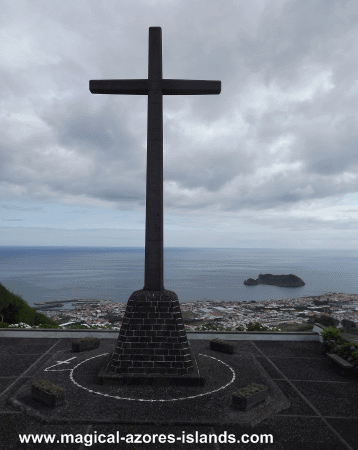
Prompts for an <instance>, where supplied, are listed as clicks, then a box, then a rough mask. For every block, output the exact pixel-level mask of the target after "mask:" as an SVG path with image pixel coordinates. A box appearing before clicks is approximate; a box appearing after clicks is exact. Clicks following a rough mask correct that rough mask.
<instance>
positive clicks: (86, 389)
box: [10, 341, 290, 425]
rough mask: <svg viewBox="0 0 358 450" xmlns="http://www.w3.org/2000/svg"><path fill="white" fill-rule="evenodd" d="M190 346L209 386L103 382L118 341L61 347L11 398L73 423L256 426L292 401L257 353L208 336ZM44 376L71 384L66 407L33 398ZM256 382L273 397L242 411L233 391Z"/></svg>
mask: <svg viewBox="0 0 358 450" xmlns="http://www.w3.org/2000/svg"><path fill="white" fill-rule="evenodd" d="M191 346H192V350H193V351H194V352H195V354H196V358H197V361H198V365H199V367H200V370H201V373H202V374H203V376H204V378H205V379H206V383H205V386H196V387H195V386H190V387H187V386H185V387H184V386H183V387H182V386H164V387H160V386H154V387H151V386H107V385H105V386H101V385H99V384H98V383H97V379H96V378H97V375H98V373H99V371H100V369H101V367H102V365H103V363H104V361H105V360H106V358H107V359H108V358H109V356H110V352H111V351H112V350H113V343H106V344H103V345H101V346H100V348H98V349H94V350H89V351H86V352H81V353H80V354H79V353H73V352H72V350H69V349H68V350H64V351H60V352H56V353H55V354H54V355H52V357H51V358H49V359H48V360H47V361H46V363H45V364H43V366H42V367H41V368H39V370H38V371H37V372H36V374H35V375H34V376H33V377H31V379H29V380H28V381H27V382H26V383H25V384H24V385H23V386H22V387H21V388H20V389H19V390H18V391H17V392H16V394H15V395H13V396H12V397H11V399H10V403H11V404H12V405H15V406H18V407H19V408H22V409H23V410H26V411H27V413H28V414H30V415H31V414H33V415H39V416H42V417H44V418H46V419H47V420H61V421H63V422H66V421H67V422H71V423H73V422H74V421H83V422H91V421H92V422H93V421H95V420H96V419H98V420H100V421H108V422H113V421H114V422H116V423H121V422H125V423H148V422H152V423H162V424H163V423H172V424H178V423H187V424H189V423H197V424H206V423H209V424H218V423H221V424H224V423H226V424H230V423H235V424H239V423H240V424H251V425H255V424H257V423H259V422H260V421H261V420H263V419H264V418H266V417H270V416H271V415H272V414H275V413H278V412H279V411H281V410H282V409H285V408H288V407H289V406H290V404H289V401H288V400H287V398H286V397H285V395H284V394H283V393H282V391H281V390H280V389H279V388H278V386H277V385H276V384H275V383H274V382H273V381H272V380H271V378H270V377H269V376H268V374H267V373H266V371H265V370H264V369H263V368H262V366H261V365H260V364H259V363H258V362H257V360H256V359H255V357H254V356H253V355H251V354H249V353H244V354H241V353H235V354H233V355H228V354H224V353H221V352H215V351H212V350H210V346H209V342H208V341H195V343H194V342H193V343H191ZM59 361H67V363H66V364H59ZM42 378H46V379H48V380H50V381H52V382H53V383H55V384H58V385H59V386H61V387H64V388H65V389H66V396H67V401H66V403H65V404H64V405H63V406H59V407H57V408H55V409H54V410H53V411H49V409H48V408H47V407H45V406H42V405H41V404H38V403H37V402H36V401H34V400H32V399H31V384H32V382H33V380H35V379H42ZM251 382H257V383H262V384H265V385H266V386H268V388H269V397H268V399H267V400H266V401H265V402H264V403H263V404H262V405H259V406H257V407H256V408H254V409H253V410H251V411H248V412H242V411H238V410H236V409H235V408H234V407H233V406H232V399H231V396H232V394H233V392H235V391H236V390H237V389H239V388H242V387H244V386H246V385H247V384H249V383H251ZM88 405H91V407H90V408H89V406H88Z"/></svg>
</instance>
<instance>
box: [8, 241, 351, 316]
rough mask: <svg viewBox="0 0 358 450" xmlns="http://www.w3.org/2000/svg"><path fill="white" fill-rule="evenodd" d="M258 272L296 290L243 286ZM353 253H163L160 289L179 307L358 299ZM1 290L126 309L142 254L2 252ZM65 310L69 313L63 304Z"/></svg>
mask: <svg viewBox="0 0 358 450" xmlns="http://www.w3.org/2000/svg"><path fill="white" fill-rule="evenodd" d="M260 273H262V274H265V273H271V274H273V275H281V274H290V273H292V274H294V275H297V276H298V277H300V278H302V279H303V281H304V282H305V283H306V285H305V286H303V287H300V288H282V287H276V286H264V285H259V286H245V285H244V284H243V282H244V280H246V279H247V278H257V276H258V275H259V274H260ZM357 274H358V251H357V250H351V251H348V250H306V249H305V250H297V249H293V250H289V249H248V248H242V249H238V248H235V249H225V248H222V249H218V248H213V249H209V248H165V249H164V287H165V289H168V290H171V291H174V292H175V293H176V294H177V295H178V298H179V301H180V302H194V301H198V300H204V299H206V300H223V301H234V302H240V301H244V300H256V301H262V300H270V299H277V300H278V299H284V298H296V297H304V296H310V295H322V294H326V293H328V292H337V293H338V292H344V293H349V294H356V293H358V275H357ZM0 283H1V284H3V285H4V286H5V287H6V288H7V289H8V290H10V291H11V292H13V293H14V294H16V295H21V296H22V298H23V299H24V300H26V302H27V303H28V304H29V305H30V306H34V303H35V302H39V301H49V300H60V299H62V300H67V299H105V300H112V301H115V302H119V303H126V302H127V301H128V298H129V297H130V295H131V293H132V292H133V291H136V290H139V289H142V288H143V285H144V248H105V247H5V246H3V247H0ZM64 308H65V309H69V308H71V304H70V303H68V304H67V305H66V304H65V306H64Z"/></svg>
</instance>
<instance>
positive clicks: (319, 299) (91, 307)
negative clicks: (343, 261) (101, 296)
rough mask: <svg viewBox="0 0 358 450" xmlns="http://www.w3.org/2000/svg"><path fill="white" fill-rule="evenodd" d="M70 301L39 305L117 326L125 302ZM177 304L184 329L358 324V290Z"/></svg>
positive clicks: (62, 320)
mask: <svg viewBox="0 0 358 450" xmlns="http://www.w3.org/2000/svg"><path fill="white" fill-rule="evenodd" d="M68 302H69V300H68ZM47 303H50V302H47ZM57 303H58V302H57ZM73 304H74V305H75V308H74V309H66V310H59V309H57V310H55V309H54V308H51V309H45V308H44V305H42V306H41V312H42V313H43V314H45V315H46V316H48V317H50V318H51V319H53V320H55V321H57V322H58V323H59V324H60V326H61V327H65V326H68V325H71V324H78V325H85V326H87V327H88V328H92V327H105V328H111V329H113V330H119V329H120V326H121V322H122V319H123V317H124V313H125V309H126V303H116V302H113V301H109V300H82V301H77V302H75V303H73ZM49 307H50V305H49ZM180 308H181V311H182V316H183V321H184V325H185V328H186V330H187V331H199V330H202V329H203V326H205V325H209V324H212V325H216V326H217V327H224V328H225V329H227V328H230V329H231V330H235V329H239V330H243V331H245V330H246V329H247V325H248V324H249V323H259V324H260V325H262V326H264V327H267V328H269V329H272V328H277V327H279V325H281V324H304V323H309V322H310V321H312V319H313V318H316V317H320V316H325V315H326V316H331V317H333V318H334V319H337V321H339V322H341V321H342V320H343V319H348V320H351V321H353V322H355V323H356V324H358V294H344V293H332V292H330V293H327V294H323V295H320V296H312V297H300V298H286V299H283V300H273V299H271V300H264V301H261V302H259V301H254V300H252V301H242V302H239V301H238V302H226V301H212V300H206V299H204V300H201V301H196V302H186V303H180ZM39 309H40V308H39Z"/></svg>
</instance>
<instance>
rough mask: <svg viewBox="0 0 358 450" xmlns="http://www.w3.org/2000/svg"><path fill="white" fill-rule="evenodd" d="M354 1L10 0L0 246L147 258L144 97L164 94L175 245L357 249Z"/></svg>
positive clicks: (1, 75) (169, 238) (169, 214)
mask: <svg viewBox="0 0 358 450" xmlns="http://www.w3.org/2000/svg"><path fill="white" fill-rule="evenodd" d="M357 19H358V3H357V1H356V0H330V1H327V0H310V1H309V2H302V1H301V0H286V1H285V0H281V1H277V0H270V1H263V0H251V1H249V2H248V1H246V0H236V1H235V0H231V1H223V0H125V1H124V0H115V1H112V0H106V1H101V0H95V1H88V0H87V1H83V0H77V1H75V2H74V1H72V0H71V1H67V0H62V1H59V2H54V1H48V0H33V1H24V0H11V1H10V0H5V2H2V8H1V17H0V21H1V28H0V32H1V44H0V47H1V58H0V80H1V89H0V98H1V127H0V245H1V246H5V245H25V246H31V245H35V246H38V245H49V246H106V247H144V241H145V232H144V230H145V189H146V145H147V142H146V132H147V128H146V126H147V125H146V124H147V96H145V95H143V96H135V95H134V96H133V95H93V94H91V93H90V91H89V80H91V79H92V80H93V79H116V78H117V79H126V78H127V79H134V78H147V75H148V31H149V27H150V26H160V27H162V37H163V78H169V79H170V78H174V79H175V78H176V79H193V80H195V79H197V80H220V81H221V86H222V89H221V93H220V95H201V96H188V95H186V96H184V95H183V96H169V95H168V96H164V98H163V111H164V112H163V122H164V246H165V247H227V248H240V247H241V248H242V247H248V248H317V249H319V248H323V249H325V248H327V249H358V234H357V224H358V127H357V125H356V123H357V121H358V65H357V60H358V45H357V44H358V25H357V24H358V20H357Z"/></svg>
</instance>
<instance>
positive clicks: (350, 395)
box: [0, 326, 358, 450]
mask: <svg viewBox="0 0 358 450" xmlns="http://www.w3.org/2000/svg"><path fill="white" fill-rule="evenodd" d="M313 331H314V332H313V333H260V332H247V333H244V332H241V333H215V332H212V333H188V338H189V340H190V344H191V347H192V349H193V350H194V352H195V355H196V358H197V360H198V362H199V363H200V367H201V370H202V373H204V374H205V377H206V378H207V383H206V385H205V386H204V387H190V388H183V387H175V388H173V387H155V388H153V387H149V386H137V387H134V386H127V387H111V386H109V387H107V386H106V387H101V386H97V385H96V383H95V381H94V377H93V374H95V373H97V371H98V369H99V367H100V366H101V365H102V364H103V362H104V359H103V358H106V357H107V356H106V355H108V354H109V353H110V352H111V351H113V350H114V346H115V343H116V338H117V333H118V332H115V333H112V334H110V337H103V336H101V345H100V347H99V349H95V350H90V351H87V352H83V353H72V350H71V342H72V339H73V338H74V337H76V338H77V337H78V336H77V334H78V333H80V334H82V333H83V332H82V331H75V330H74V331H73V332H67V334H66V332H65V331H61V332H57V333H56V332H50V333H49V332H48V331H44V332H43V333H47V334H45V335H44V334H41V332H35V331H32V334H30V335H29V333H31V331H21V330H11V331H1V332H0V333H1V334H0V368H1V369H0V415H1V418H0V449H1V450H3V449H4V450H5V449H6V450H10V449H44V448H48V449H57V448H58V449H59V448H61V449H64V448H65V449H77V450H80V449H86V448H95V449H102V448H111V449H114V448H131V449H137V448H145V449H154V448H155V449H161V448H162V449H164V448H168V449H177V448H178V449H179V448H180V449H188V448H195V449H215V450H218V449H220V450H223V449H234V448H235V449H236V448H245V449H258V448H260V449H261V448H265V449H280V450H290V449H296V448H299V449H310V450H316V449H322V450H323V449H324V450H330V449H332V450H333V449H335V450H341V449H342V450H345V449H350V450H352V449H358V433H357V430H358V400H357V399H358V383H357V380H358V378H357V375H356V374H352V375H349V376H342V375H341V374H340V371H339V370H336V369H335V368H334V367H332V366H331V365H330V363H329V361H328V358H327V357H325V356H324V355H323V353H322V346H321V343H320V340H319V334H318V331H320V328H319V327H317V326H315V328H314V330H313ZM315 331H316V332H315ZM84 332H85V333H86V335H88V334H91V335H92V334H96V335H98V333H103V332H93V331H92V332H89V331H87V330H85V331H84ZM19 333H20V334H19ZM21 333H22V335H21ZM68 333H69V334H68ZM50 335H51V337H50ZM218 336H220V337H221V338H225V339H229V340H235V341H237V346H236V349H235V353H234V354H233V355H228V354H223V353H218V352H214V351H212V350H210V347H209V339H211V338H213V337H218ZM74 356H75V357H76V358H74ZM71 358H72V359H71ZM66 360H69V361H68V362H67V364H66V363H63V364H59V362H60V361H66ZM45 369H49V370H47V371H46V370H45ZM59 369H60V370H59ZM72 369H74V371H73V372H71V370H72ZM231 369H232V370H231ZM70 373H72V374H73V380H74V381H75V382H76V383H78V384H76V383H74V382H73V381H72V380H71V379H70V376H69V374H70ZM233 373H235V374H236V377H233ZM91 374H92V375H91ZM41 378H47V379H49V380H51V381H53V382H55V383H56V384H59V385H62V386H63V387H65V388H66V395H67V401H66V404H65V405H64V406H60V407H58V408H55V409H54V410H52V409H47V408H46V407H44V406H41V405H40V404H37V403H36V402H34V401H32V400H31V397H30V395H29V394H30V386H31V382H32V381H33V380H34V379H41ZM233 378H234V379H233ZM251 381H256V382H264V383H266V385H267V386H268V388H269V398H268V399H267V400H266V402H265V403H264V404H262V405H260V406H257V407H256V408H255V409H254V410H252V411H251V412H247V413H243V412H241V411H237V410H235V409H233V408H232V406H231V394H232V392H233V391H235V390H237V389H238V388H239V387H243V386H244V385H246V384H247V383H248V382H251ZM89 389H92V391H95V392H91V391H90V390H89ZM104 389H107V390H104ZM200 389H201V391H200ZM200 394H201V395H200ZM104 395H105V396H104ZM115 396H117V397H120V398H114V397H115ZM187 397H191V398H187ZM178 398H180V400H178ZM139 399H141V401H140V400H139ZM158 399H161V400H163V401H158ZM41 417H45V418H46V420H45V421H44V420H41ZM117 431H118V432H119V433H120V435H121V436H124V435H126V434H128V433H137V434H138V433H142V434H146V433H147V434H152V433H159V434H160V433H164V434H170V433H171V434H173V433H174V434H175V435H176V436H182V435H183V432H185V433H186V434H189V433H195V432H196V431H197V432H198V433H199V434H203V433H207V434H212V433H215V434H217V435H219V434H220V433H224V431H226V432H227V433H228V434H229V433H234V434H235V435H236V438H240V436H241V435H242V434H243V433H247V434H249V435H251V434H257V435H260V434H271V435H272V436H273V444H257V443H255V444H243V445H242V446H239V445H237V444H230V443H227V444H225V443H216V444H195V445H194V444H193V445H191V446H190V445H188V444H183V443H180V442H178V443H175V444H159V443H156V444H142V445H140V444H137V445H135V444H131V445H130V444H125V443H121V444H120V445H116V444H98V443H97V444H94V445H93V447H90V446H85V445H84V444H79V443H75V444H62V445H61V444H57V445H56V444H52V445H51V444H49V445H48V446H45V445H44V444H41V445H40V444H38V443H37V444H26V445H25V444H22V445H21V444H20V442H19V439H18V434H19V433H21V434H25V433H28V434H29V433H33V434H56V435H57V438H59V436H60V435H61V434H64V433H66V434H69V433H72V434H73V435H77V434H81V435H86V434H92V435H94V434H96V433H95V432H97V435H99V434H100V433H103V434H106V435H108V434H110V433H116V432H117Z"/></svg>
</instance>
